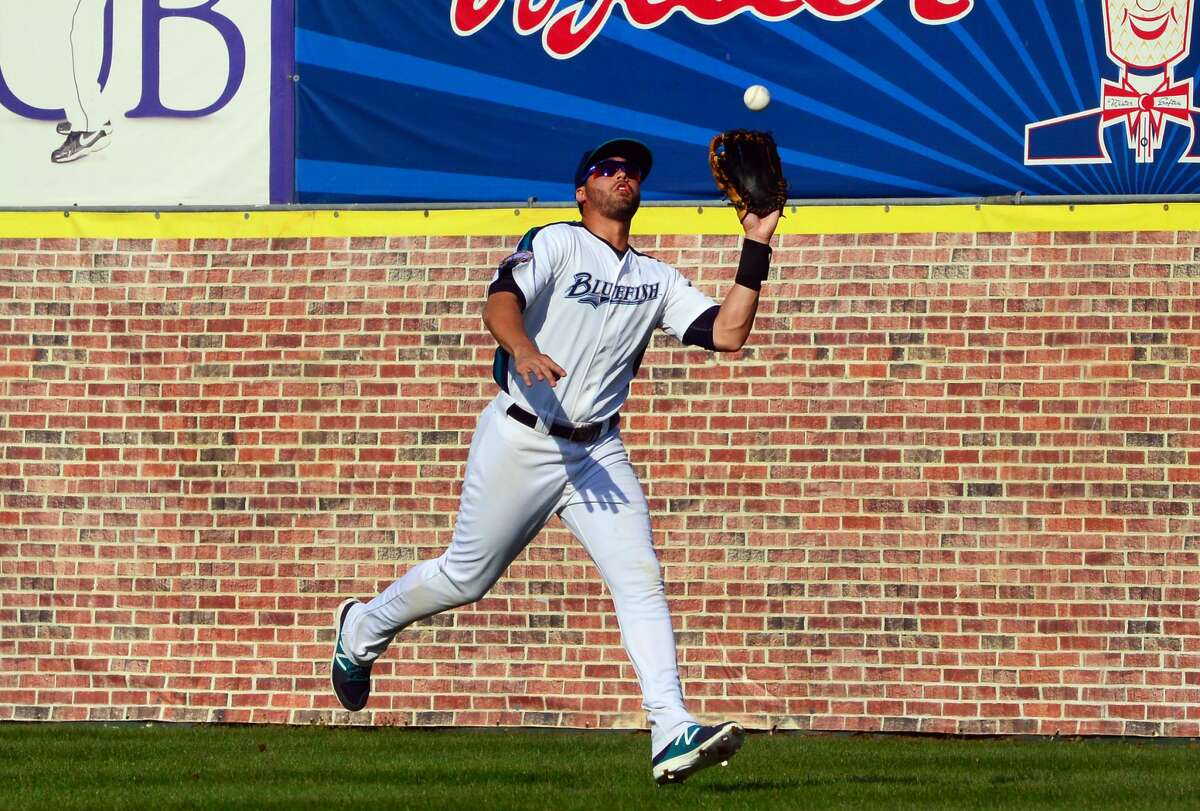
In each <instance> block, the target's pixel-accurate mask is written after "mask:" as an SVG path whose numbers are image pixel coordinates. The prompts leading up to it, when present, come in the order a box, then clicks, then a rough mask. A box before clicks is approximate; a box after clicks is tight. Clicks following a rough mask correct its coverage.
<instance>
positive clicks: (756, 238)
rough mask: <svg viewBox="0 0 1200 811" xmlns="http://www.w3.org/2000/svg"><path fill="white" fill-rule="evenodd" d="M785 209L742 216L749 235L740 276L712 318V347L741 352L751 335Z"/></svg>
mask: <svg viewBox="0 0 1200 811" xmlns="http://www.w3.org/2000/svg"><path fill="white" fill-rule="evenodd" d="M782 213H783V212H782V211H775V212H773V213H771V214H768V215H767V216H765V217H758V216H755V215H754V214H751V213H747V214H746V217H745V219H744V220H742V227H743V228H744V229H745V230H746V238H745V240H744V241H743V242H742V256H741V260H740V261H739V263H738V271H737V278H736V279H735V283H734V285H733V286H732V287H731V288H729V292H728V293H726V294H725V300H724V301H722V302H721V306H720V308H719V309H718V310H717V311H716V316H715V318H713V319H712V338H711V341H712V348H713V349H714V350H716V351H717V352H737V351H738V350H739V349H741V348H742V347H743V346H745V344H746V339H747V338H749V337H750V331H751V330H752V329H753V328H754V316H755V314H756V313H757V312H758V296H759V291H760V290H761V289H762V283H763V281H764V280H765V279H766V278H767V271H768V270H769V269H770V267H771V244H770V243H771V237H773V236H774V235H775V229H776V227H778V225H779V216H780V215H781V214H782ZM710 317H711V316H710ZM694 326H699V325H694Z"/></svg>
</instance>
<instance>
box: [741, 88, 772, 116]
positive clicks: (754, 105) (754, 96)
mask: <svg viewBox="0 0 1200 811" xmlns="http://www.w3.org/2000/svg"><path fill="white" fill-rule="evenodd" d="M742 101H744V102H745V103H746V106H747V107H749V108H750V109H751V110H754V111H755V112H758V111H759V110H761V109H763V108H764V107H766V106H767V105H768V104H770V103H771V91H769V90H767V88H765V87H763V86H762V85H760V84H754V85H750V86H749V87H747V88H746V92H745V94H744V95H743V96H742Z"/></svg>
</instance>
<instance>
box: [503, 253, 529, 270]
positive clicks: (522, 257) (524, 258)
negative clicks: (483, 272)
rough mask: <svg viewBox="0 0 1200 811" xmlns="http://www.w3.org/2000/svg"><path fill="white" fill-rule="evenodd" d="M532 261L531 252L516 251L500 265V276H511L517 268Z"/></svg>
mask: <svg viewBox="0 0 1200 811" xmlns="http://www.w3.org/2000/svg"><path fill="white" fill-rule="evenodd" d="M532 261H533V251H517V252H516V253H514V254H512V255H511V256H509V257H507V258H505V259H504V261H502V262H501V263H500V275H501V276H511V275H512V272H513V271H514V270H516V269H517V268H518V267H519V266H521V265H523V264H525V263H526V262H532Z"/></svg>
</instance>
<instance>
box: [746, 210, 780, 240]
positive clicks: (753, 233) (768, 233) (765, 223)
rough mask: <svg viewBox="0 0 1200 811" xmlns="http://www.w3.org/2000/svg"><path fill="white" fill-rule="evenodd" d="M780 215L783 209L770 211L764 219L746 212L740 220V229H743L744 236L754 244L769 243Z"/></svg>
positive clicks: (777, 225)
mask: <svg viewBox="0 0 1200 811" xmlns="http://www.w3.org/2000/svg"><path fill="white" fill-rule="evenodd" d="M782 215H783V209H780V210H778V211H772V212H771V213H770V214H768V215H767V216H765V217H760V216H758V215H757V214H752V213H750V212H749V211H747V212H746V216H745V217H743V218H742V228H744V229H745V231H746V236H747V237H749V238H750V239H753V240H754V241H755V242H762V243H770V241H771V237H773V236H774V235H775V229H776V228H777V227H779V218H780V216H782Z"/></svg>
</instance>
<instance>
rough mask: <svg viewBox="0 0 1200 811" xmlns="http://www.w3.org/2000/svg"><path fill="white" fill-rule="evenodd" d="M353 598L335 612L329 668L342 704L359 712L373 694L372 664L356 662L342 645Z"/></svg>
mask: <svg viewBox="0 0 1200 811" xmlns="http://www.w3.org/2000/svg"><path fill="white" fill-rule="evenodd" d="M357 602H358V600H355V599H353V598H351V599H349V600H345V601H343V602H342V604H341V605H339V606H338V607H337V611H335V612H333V630H334V639H335V641H334V644H333V664H332V665H331V666H330V669H329V678H330V681H332V682H333V692H334V694H335V695H337V698H338V701H340V702H342V706H343V707H345V708H346V709H348V710H350V711H351V712H358V711H359V710H361V709H362V708H363V707H365V706H367V699H368V698H369V697H370V695H371V666H370V665H360V664H355V662H354V660H353V659H351V658H350V656H349V655H348V654H347V653H346V649H345V648H344V647H342V624H343V623H344V622H345V621H346V612H348V611H349V610H350V606H352V605H354V604H355V603H357Z"/></svg>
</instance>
